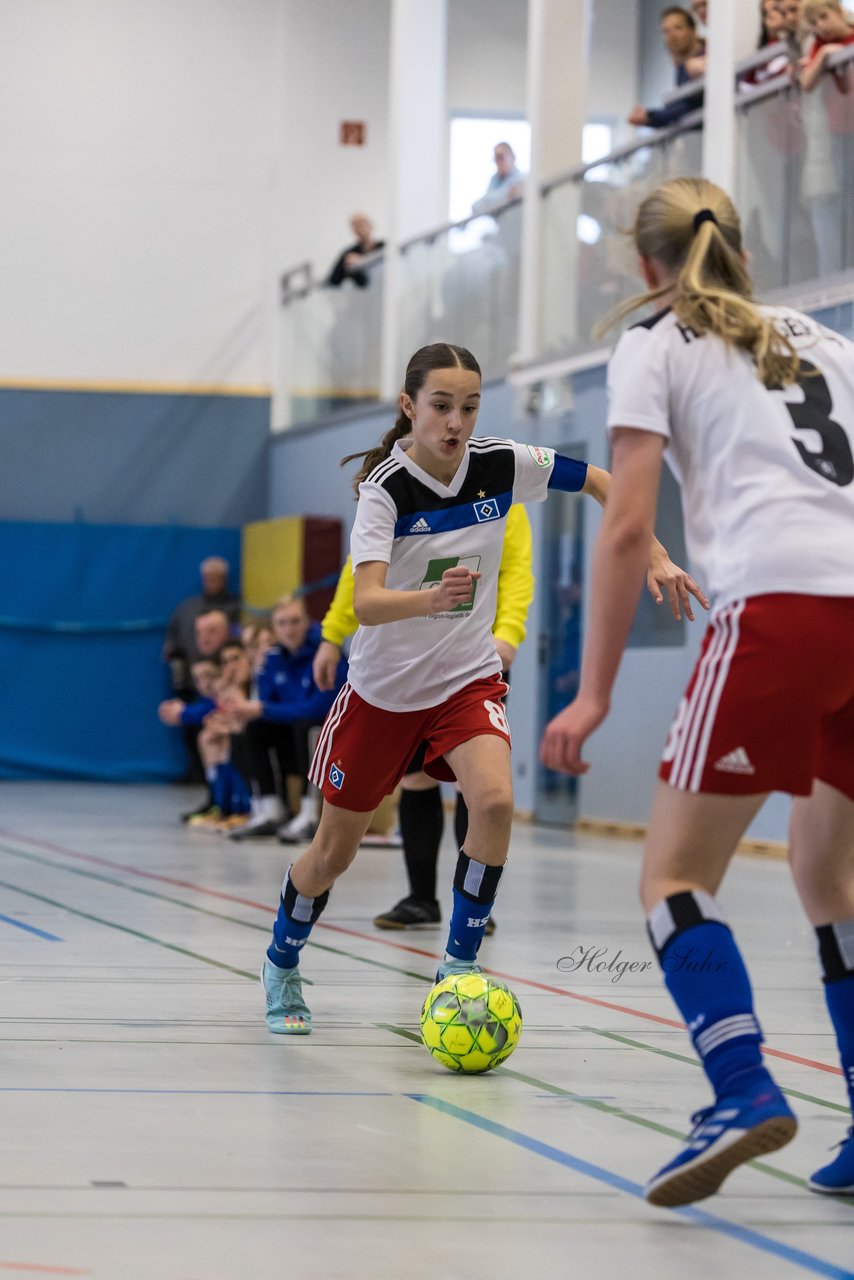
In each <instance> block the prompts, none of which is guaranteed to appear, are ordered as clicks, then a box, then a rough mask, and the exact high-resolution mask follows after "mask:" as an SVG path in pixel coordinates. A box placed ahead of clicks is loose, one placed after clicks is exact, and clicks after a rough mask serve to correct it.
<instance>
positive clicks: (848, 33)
mask: <svg viewBox="0 0 854 1280" xmlns="http://www.w3.org/2000/svg"><path fill="white" fill-rule="evenodd" d="M801 16H802V18H803V20H804V22H805V23H806V24H807V26H808V27H809V30H810V33H811V35H812V37H813V40H812V45H811V47H810V50H809V53H808V54H807V56H806V57H805V58H804V60H803V63H802V67H801V88H802V89H803V90H804V91H805V92H806V93H811V92H812V90H813V89H815V88H816V86H817V85H818V83H819V81H820V80H821V77H822V74H823V72H824V69H825V66H826V64H827V59H828V58H830V57H832V56H833V54H834V53H838V52H839V50H840V49H844V48H845V47H846V45H851V44H854V23H852V21H851V19H850V17H849V15H848V14H847V13H846V12H845V10H844V9H843V8H842V5H841V4H840V2H839V0H804V3H803V4H802V5H801ZM835 79H836V87H837V88H838V90H839V92H840V93H847V92H848V71H847V68H846V69H844V70H843V71H842V72H841V74H836V75H835ZM829 114H830V119H829V123H830V128H831V132H833V133H848V132H849V131H850V113H849V112H847V111H838V112H836V113H829ZM843 119H844V124H843ZM837 125H838V126H841V127H835V126H837Z"/></svg>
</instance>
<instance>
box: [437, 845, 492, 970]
mask: <svg viewBox="0 0 854 1280" xmlns="http://www.w3.org/2000/svg"><path fill="white" fill-rule="evenodd" d="M503 870H504V868H503V867H489V866H487V865H486V863H485V862H475V860H474V858H470V857H469V856H468V854H467V853H464V852H463V850H462V849H461V850H460V856H459V858H458V859H457V870H456V873H455V875H454V906H453V910H452V911H451V923H450V927H449V929H448V945H447V947H446V948H445V950H446V953H447V954H448V955H449V956H452V957H453V959H454V960H474V959H475V957H476V956H477V952H478V947H479V946H480V944H481V942H482V941H483V933H484V930H485V928H486V926H487V924H488V922H489V913H490V912H491V911H492V908H493V905H494V903H495V895H496V893H497V892H498V882H499V880H500V879H501V873H502V871H503Z"/></svg>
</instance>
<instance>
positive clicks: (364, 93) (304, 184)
mask: <svg viewBox="0 0 854 1280" xmlns="http://www.w3.org/2000/svg"><path fill="white" fill-rule="evenodd" d="M279 3H281V5H282V12H283V15H284V16H283V42H282V72H281V99H280V103H281V105H280V107H279V108H278V113H277V114H278V127H279V130H280V135H281V139H282V151H281V156H280V163H281V181H280V188H279V193H278V200H277V204H278V210H279V212H278V219H277V220H278V226H279V231H278V235H277V237H276V253H277V265H278V267H279V268H285V267H288V266H292V265H294V264H296V263H297V262H299V261H302V260H304V259H311V260H312V261H314V262H315V263H316V265H317V266H318V268H319V269H320V271H321V273H322V272H324V271H326V270H328V268H329V267H331V265H332V263H333V261H334V260H335V258H336V257H337V256H338V254H339V253H340V251H341V250H342V249H343V248H344V247H345V245H347V244H349V243H351V242H352V238H353V237H352V232H351V231H350V228H349V225H348V223H349V217H350V214H351V213H354V212H364V213H367V214H368V215H369V216H370V217H372V218H373V220H374V222H375V225H376V228H377V233H378V234H379V235H380V236H382V234H383V232H384V227H383V220H384V218H385V211H386V209H387V207H388V201H389V191H388V183H387V166H388V121H387V107H388V84H389V27H390V14H391V4H390V0H346V2H344V3H342V0H279ZM342 120H363V121H365V122H366V124H367V143H366V145H365V146H363V147H343V146H341V145H340V144H339V141H338V126H339V124H340V122H341V121H342Z"/></svg>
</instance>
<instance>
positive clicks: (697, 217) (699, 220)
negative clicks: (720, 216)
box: [694, 209, 718, 235]
mask: <svg viewBox="0 0 854 1280" xmlns="http://www.w3.org/2000/svg"><path fill="white" fill-rule="evenodd" d="M704 222H713V223H714V224H715V226H717V225H718V220H717V218H716V217H715V215H714V214H713V213H712V211H711V209H701V210H700V212H699V213H695V214H694V235H696V234H697V232H698V231H699V230H700V227H701V226H702V225H703V223H704Z"/></svg>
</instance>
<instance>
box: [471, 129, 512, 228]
mask: <svg viewBox="0 0 854 1280" xmlns="http://www.w3.org/2000/svg"><path fill="white" fill-rule="evenodd" d="M493 158H494V160H495V173H494V174H493V175H492V177H491V178H490V180H489V186H488V187H487V188H486V191H485V192H484V194H483V195H482V196H481V197H480V199H479V200H475V202H474V204H473V205H472V207H471V211H472V213H474V214H477V215H478V217H479V216H481V215H482V214H489V213H494V212H495V210H496V209H500V208H502V206H503V205H505V204H508V203H509V202H510V201H511V200H518V198H519V197H520V196H521V195H522V194H523V192H524V190H525V175H524V173H522V171H521V170H520V169H518V168H517V167H516V154H515V152H514V150H513V148H512V147H511V146H510V143H509V142H498V143H496V145H495V151H494V152H493Z"/></svg>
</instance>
